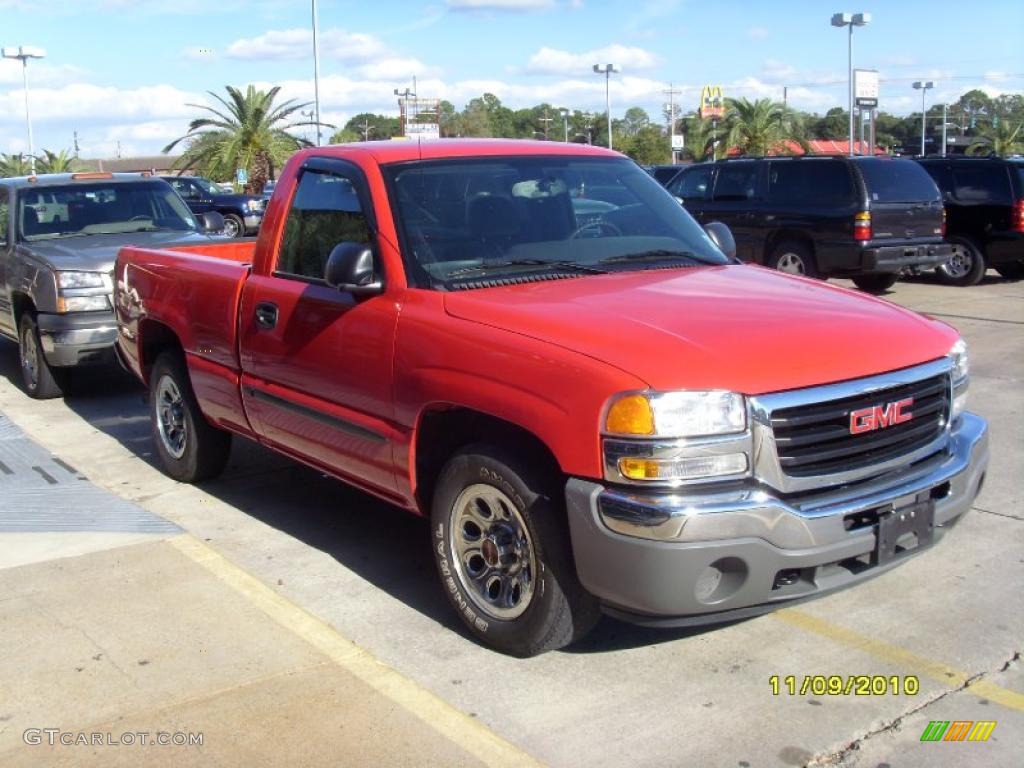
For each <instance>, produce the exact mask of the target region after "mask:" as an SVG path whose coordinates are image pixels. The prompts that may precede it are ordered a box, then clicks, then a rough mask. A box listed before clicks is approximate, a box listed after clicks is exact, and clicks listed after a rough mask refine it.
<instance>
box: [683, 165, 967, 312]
mask: <svg viewBox="0 0 1024 768" xmlns="http://www.w3.org/2000/svg"><path fill="white" fill-rule="evenodd" d="M667 188H668V190H669V191H670V192H671V193H672V194H673V195H675V196H676V197H678V198H680V199H681V200H682V201H683V204H684V205H685V206H686V209H687V210H688V211H689V212H690V213H692V214H693V215H694V216H695V217H696V218H697V220H698V221H701V222H705V221H710V220H712V219H715V220H719V221H722V222H724V223H725V224H726V225H727V226H728V227H729V228H730V229H731V230H732V232H733V235H734V236H735V238H736V247H737V250H738V254H739V256H740V258H741V259H743V260H744V261H751V262H755V263H758V264H765V265H767V266H769V267H773V268H775V269H778V270H781V271H783V272H790V273H792V274H801V275H808V276H810V277H848V278H851V279H852V280H853V281H854V283H856V284H857V286H858V287H859V288H862V289H863V290H866V291H872V292H881V291H885V290H887V289H888V288H890V287H891V286H892V285H893V283H895V282H896V280H897V279H898V277H899V273H900V270H901V269H902V268H904V267H921V268H932V267H935V266H938V265H939V264H942V263H945V262H946V261H948V260H949V258H950V256H951V255H952V252H953V251H952V248H951V246H950V245H949V244H948V243H945V242H944V241H943V209H942V201H941V199H940V196H939V191H938V189H937V188H936V187H935V183H934V182H933V181H932V180H931V178H930V177H929V176H928V174H927V173H924V172H923V170H922V168H921V167H920V166H919V165H917V164H916V163H915V162H914V161H913V160H909V159H897V158H890V157H770V158H757V159H748V158H740V159H735V160H720V161H718V162H714V163H700V164H698V165H692V166H690V167H688V168H685V169H683V170H682V171H681V172H680V173H679V174H678V175H677V176H676V177H675V178H674V179H673V180H672V181H671V182H669V184H668V187H667Z"/></svg>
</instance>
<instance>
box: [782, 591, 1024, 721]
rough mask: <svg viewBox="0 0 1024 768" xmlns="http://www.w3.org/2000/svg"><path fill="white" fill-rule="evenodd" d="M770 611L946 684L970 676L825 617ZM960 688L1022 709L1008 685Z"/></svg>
mask: <svg viewBox="0 0 1024 768" xmlns="http://www.w3.org/2000/svg"><path fill="white" fill-rule="evenodd" d="M772 615H773V616H775V618H777V619H781V620H782V621H784V622H786V623H787V624H791V625H792V626H794V627H799V628H800V629H804V630H807V631H808V632H814V633H815V634H817V635H821V636H822V637H827V638H828V639H829V640H834V641H835V642H837V643H842V644H843V645H846V646H849V647H851V648H855V649H856V650H858V651H863V652H864V653H868V654H871V655H872V656H876V657H878V658H880V659H884V660H885V661H889V662H892V663H893V664H898V665H900V666H903V667H906V668H908V669H909V670H911V671H912V672H914V673H915V674H917V675H918V676H920V677H930V678H931V679H932V680H937V681H939V682H940V683H945V684H946V685H950V686H960V685H963V684H964V683H965V682H967V679H968V678H969V677H970V675H968V674H967V673H966V672H963V671H961V670H959V669H956V668H955V667H950V666H947V665H946V664H943V663H942V662H940V661H934V660H932V659H928V658H925V657H924V656H918V655H917V654H916V653H913V652H912V651H908V650H905V649H904V648H900V647H899V646H897V645H891V644H890V643H886V642H883V641H881V640H876V639H875V638H873V637H868V636H867V635H862V634H860V633H859V632H854V631H853V630H852V629H847V628H846V627H843V626H840V625H839V624H833V623H832V622H830V621H826V620H825V619H819V618H818V617H817V616H812V615H811V614H809V613H804V612H803V611H801V610H797V609H796V608H784V609H782V610H780V611H775V613H773V614H772ZM964 690H966V691H967V692H968V693H972V694H974V695H975V696H978V697H980V698H983V699H988V700H989V701H994V702H996V703H997V704H1002V705H1003V706H1004V707H1007V708H1009V709H1016V710H1017V711H1018V712H1024V694H1021V693H1017V692H1016V691H1011V690H1010V689H1009V688H1003V687H1002V686H1001V685H996V684H995V683H990V682H987V681H985V680H976V681H974V682H973V683H971V684H970V685H969V686H968V687H967V688H965V689H964Z"/></svg>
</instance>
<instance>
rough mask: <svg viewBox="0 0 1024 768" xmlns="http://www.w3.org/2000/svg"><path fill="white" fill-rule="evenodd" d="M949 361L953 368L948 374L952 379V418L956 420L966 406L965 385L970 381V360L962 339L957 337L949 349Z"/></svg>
mask: <svg viewBox="0 0 1024 768" xmlns="http://www.w3.org/2000/svg"><path fill="white" fill-rule="evenodd" d="M947 357H949V359H950V362H952V363H953V368H952V370H951V371H950V376H951V377H952V379H953V413H952V419H953V420H956V419H957V418H958V417H959V416H960V414H961V413H963V412H964V410H965V409H966V408H967V385H968V384H969V383H970V379H971V375H970V362H969V360H968V357H967V344H966V343H964V340H963V339H958V340H957V342H956V344H954V345H953V347H952V349H950V350H949V354H948V355H947Z"/></svg>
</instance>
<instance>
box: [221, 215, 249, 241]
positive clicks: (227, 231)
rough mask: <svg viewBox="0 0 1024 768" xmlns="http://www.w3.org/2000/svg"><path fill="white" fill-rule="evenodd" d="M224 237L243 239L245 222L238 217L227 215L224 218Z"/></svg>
mask: <svg viewBox="0 0 1024 768" xmlns="http://www.w3.org/2000/svg"><path fill="white" fill-rule="evenodd" d="M224 235H225V236H227V237H245V222H244V221H242V218H241V217H240V216H236V215H235V214H233V213H228V214H226V215H225V216H224Z"/></svg>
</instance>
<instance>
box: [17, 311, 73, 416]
mask: <svg viewBox="0 0 1024 768" xmlns="http://www.w3.org/2000/svg"><path fill="white" fill-rule="evenodd" d="M18 361H19V362H20V363H21V366H20V367H21V383H22V386H23V387H24V388H25V392H27V393H28V395H29V396H30V397H34V398H35V399H36V400H49V399H51V398H54V397H60V396H61V395H63V394H64V390H65V389H66V388H67V387H68V383H69V382H70V379H71V375H70V373H71V372H70V371H69V370H68V369H67V368H56V367H51V366H50V364H49V363H48V362H46V355H44V354H43V345H42V344H41V343H40V341H39V327H38V325H36V319H35V317H34V316H33V315H32V313H31V312H25V313H24V314H23V315H22V316H21V322H19V323H18Z"/></svg>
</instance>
